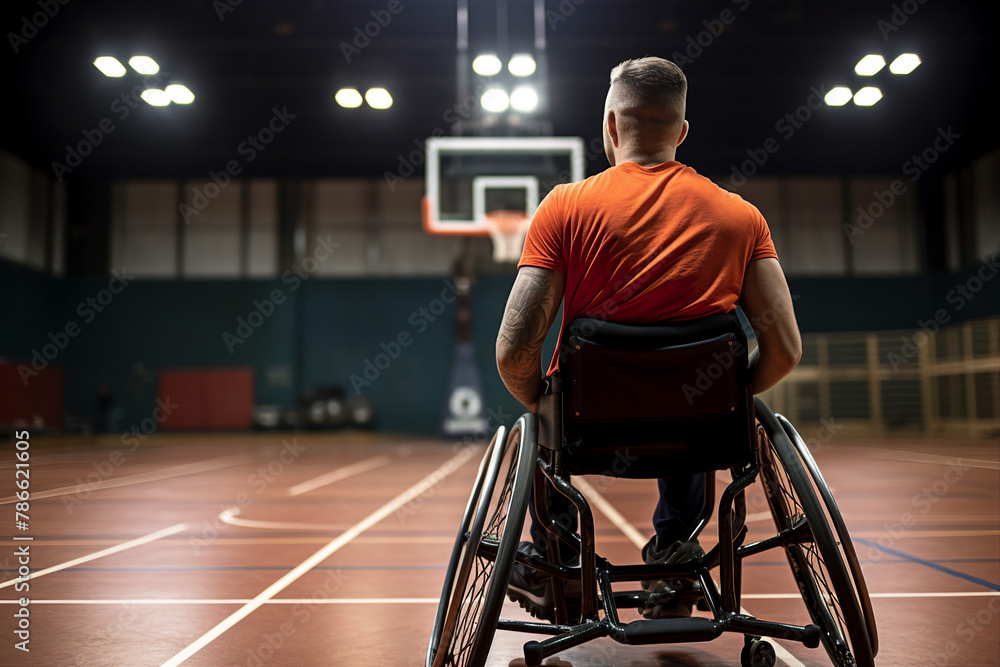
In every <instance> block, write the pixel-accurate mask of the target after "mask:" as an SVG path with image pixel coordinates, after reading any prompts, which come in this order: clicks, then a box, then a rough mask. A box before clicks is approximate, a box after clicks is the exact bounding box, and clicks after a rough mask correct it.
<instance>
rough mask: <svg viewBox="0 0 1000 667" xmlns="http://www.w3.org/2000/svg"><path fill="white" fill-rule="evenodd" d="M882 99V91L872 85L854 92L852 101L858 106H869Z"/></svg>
mask: <svg viewBox="0 0 1000 667" xmlns="http://www.w3.org/2000/svg"><path fill="white" fill-rule="evenodd" d="M880 99H882V91H881V90H879V89H878V88H875V87H874V86H866V87H864V88H862V89H861V90H859V91H858V92H856V93H855V94H854V103H855V104H857V105H858V106H860V107H870V106H872V105H873V104H875V103H876V102H878V101H879V100H880Z"/></svg>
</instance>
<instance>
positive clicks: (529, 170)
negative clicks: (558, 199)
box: [423, 137, 585, 236]
mask: <svg viewBox="0 0 1000 667" xmlns="http://www.w3.org/2000/svg"><path fill="white" fill-rule="evenodd" d="M426 148H427V163H426V169H427V180H426V183H427V193H426V195H425V197H424V202H423V222H424V230H425V231H426V232H427V233H429V234H435V235H438V236H486V235H488V234H490V224H489V218H490V214H491V213H495V212H500V211H506V212H510V211H513V212H523V213H524V214H525V216H526V217H527V218H530V217H531V216H532V215H533V214H534V212H535V208H537V206H538V203H539V202H540V201H541V200H542V199H544V198H545V195H547V194H548V193H549V191H550V190H552V188H554V187H555V186H556V185H559V184H560V183H572V182H575V181H579V180H582V179H583V177H584V170H585V158H584V144H583V139H580V138H579V137H434V138H431V139H428V140H427V144H426Z"/></svg>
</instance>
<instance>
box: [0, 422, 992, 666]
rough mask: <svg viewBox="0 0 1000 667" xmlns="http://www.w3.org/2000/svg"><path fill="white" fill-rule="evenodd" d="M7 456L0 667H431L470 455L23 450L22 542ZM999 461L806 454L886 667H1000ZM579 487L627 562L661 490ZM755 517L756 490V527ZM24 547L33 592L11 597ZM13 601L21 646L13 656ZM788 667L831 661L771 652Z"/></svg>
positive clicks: (592, 659)
mask: <svg viewBox="0 0 1000 667" xmlns="http://www.w3.org/2000/svg"><path fill="white" fill-rule="evenodd" d="M0 445H2V449H0V523H2V525H3V528H2V529H0V534H2V535H3V536H4V537H3V538H2V543H0V565H2V567H3V574H2V577H0V664H2V665H5V666H6V665H45V666H53V665H54V666H58V667H74V666H81V667H82V666H85V665H97V666H118V665H122V666H140V665H180V664H183V665H202V666H210V667H216V666H223V665H246V666H258V665H286V666H289V665H295V666H305V665H350V666H352V667H357V666H369V665H371V666H387V667H388V666H400V667H402V666H404V665H409V666H417V665H422V664H423V660H424V653H425V650H426V641H427V636H428V633H429V630H430V626H431V622H432V616H433V613H434V610H435V605H436V600H437V597H438V595H439V592H440V586H441V581H442V579H443V576H444V565H445V562H446V560H447V558H448V554H449V552H450V549H451V543H452V541H453V539H454V532H455V529H456V526H457V523H458V520H459V517H460V515H461V512H462V509H463V505H464V503H465V499H466V497H467V495H468V491H469V487H470V484H471V481H472V479H473V476H474V475H475V471H476V466H477V464H478V460H479V457H480V456H481V454H482V449H483V448H482V447H468V446H461V445H455V444H454V443H442V442H437V441H425V440H404V439H399V438H397V439H388V438H378V437H374V436H371V435H365V434H359V435H343V434H337V435H296V436H292V435H290V434H289V435H285V434H269V435H245V436H243V435H228V436H224V437H221V436H186V437H180V436H154V437H153V438H151V439H150V440H149V441H148V442H146V443H144V444H143V445H142V447H140V448H137V449H135V450H134V451H129V449H130V448H129V447H127V446H123V445H122V444H121V442H119V441H118V440H117V439H108V440H107V441H105V442H102V443H98V442H86V441H70V440H61V441H55V442H54V443H53V442H42V441H39V440H33V441H32V445H31V449H30V454H31V456H30V466H31V467H30V471H31V476H30V482H31V494H32V500H31V505H30V512H29V516H30V521H29V525H28V528H27V530H24V531H19V530H16V529H15V504H14V503H15V502H16V501H15V498H14V497H13V493H14V489H15V487H14V480H15V463H16V462H15V459H14V443H13V441H10V440H7V441H2V442H0ZM998 454H1000V453H998V447H997V443H995V442H992V443H991V442H987V441H983V440H980V441H971V440H967V441H948V442H945V441H937V442H930V441H926V440H899V439H896V440H883V441H867V440H866V441H859V440H849V439H848V438H846V437H843V436H838V437H837V439H835V440H834V441H833V442H831V443H829V444H827V445H825V446H824V447H823V449H822V450H821V451H819V452H818V453H817V459H818V461H819V463H820V466H821V467H822V469H823V471H824V474H825V476H826V478H827V481H828V483H829V484H830V486H831V487H832V488H833V490H834V493H835V495H836V497H837V499H838V501H839V503H840V505H841V509H842V510H843V512H844V515H845V517H846V519H847V522H848V525H849V527H850V529H851V533H852V535H853V537H854V539H855V543H856V546H857V549H858V551H859V554H860V556H861V558H862V560H863V565H864V570H865V574H866V577H867V580H868V583H869V586H870V588H871V591H872V594H873V599H874V605H875V611H876V615H877V618H878V621H879V629H880V634H881V651H880V653H879V656H878V659H877V664H878V665H879V667H893V666H898V667H916V666H924V667H931V666H938V667H946V666H949V667H950V666H954V667H958V666H966V665H977V666H979V665H982V666H987V665H989V666H996V665H1000V657H998V656H1000V525H998V524H1000V495H998V488H1000V470H998V468H1000V466H998ZM587 481H588V482H589V484H590V488H589V489H588V490H587V493H588V495H589V496H590V497H591V498H594V497H595V496H596V495H599V496H601V497H603V498H604V499H605V500H607V502H608V503H609V504H610V506H611V507H612V508H614V509H615V510H617V512H619V513H620V515H621V516H620V518H619V519H618V520H617V521H612V520H611V519H609V517H608V516H607V515H606V514H603V513H598V514H597V521H598V530H599V536H598V550H599V553H601V554H602V555H604V556H606V557H608V558H609V559H610V560H612V561H613V562H621V563H628V562H632V563H634V562H638V560H639V555H638V549H637V547H636V545H635V542H636V541H637V540H638V539H639V537H640V536H641V537H642V538H643V539H644V538H645V536H646V535H647V533H648V531H649V530H650V522H649V519H650V515H651V513H652V507H653V504H654V498H655V484H654V483H652V482H647V481H629V480H609V479H603V478H587ZM407 492H408V493H407ZM765 510H766V508H765V507H764V504H763V498H762V495H761V493H760V492H759V491H755V492H754V493H753V494H752V495H751V497H750V509H749V512H750V526H751V531H752V529H753V526H754V524H755V522H758V525H760V526H761V528H762V529H763V528H764V527H766V525H767V522H769V521H770V519H769V518H768V516H767V515H766V514H765V513H764V512H765ZM636 530H637V531H638V533H636V532H635V531H636ZM15 533H16V534H17V535H18V536H19V537H27V536H30V537H32V538H33V540H32V541H30V542H29V541H26V540H19V541H14V540H12V539H10V537H9V536H10V535H11V534H15ZM630 535H631V537H630ZM751 537H753V532H751ZM24 545H28V546H29V553H30V565H29V567H30V568H31V578H30V580H29V581H28V582H27V583H28V585H29V586H30V591H28V592H23V591H22V592H16V591H15V584H16V583H17V581H16V577H17V568H18V562H17V558H18V557H17V556H16V555H15V552H16V550H18V549H21V548H23V546H24ZM23 583H24V582H21V586H23ZM795 590H796V589H795V584H794V581H793V580H792V578H791V575H790V571H789V568H788V565H787V563H786V562H785V561H784V560H783V559H781V558H776V557H774V555H766V554H765V555H762V556H759V557H756V558H755V559H753V560H751V561H749V562H748V563H747V564H746V570H745V578H744V591H745V595H744V598H743V605H744V607H745V608H746V609H747V610H748V611H750V612H751V613H753V614H755V615H758V616H762V617H767V618H771V619H773V620H784V621H792V622H805V621H806V616H805V609H804V606H803V605H802V603H801V601H800V600H799V599H798V598H797V597H796V595H795ZM21 597H29V598H30V604H29V606H28V610H29V613H30V616H29V619H30V628H29V631H30V642H29V644H27V647H28V648H30V652H27V653H26V652H23V651H21V650H18V649H16V648H15V644H16V643H17V642H19V641H21V640H20V639H18V637H17V636H16V635H15V634H14V630H15V622H16V620H17V619H15V618H14V616H13V614H14V612H15V611H16V610H18V609H19V608H20V605H19V604H18V602H17V600H18V598H21ZM506 611H507V612H509V613H508V614H507V615H509V616H513V617H519V613H520V612H519V610H512V609H509V606H508V609H507V610H506ZM524 640H525V637H524V636H517V635H511V634H507V633H498V635H497V638H496V641H495V643H494V649H493V653H492V656H491V660H490V664H491V665H518V664H523V662H522V661H521V659H520V657H519V656H520V655H521V653H520V645H521V643H522V642H523V641H524ZM740 646H741V641H740V638H738V637H724V638H722V639H719V640H717V641H714V642H711V643H705V644H693V645H691V644H688V645H674V646H666V647H629V646H619V645H617V644H615V643H614V642H612V641H611V640H598V641H596V642H593V643H591V644H588V645H586V646H583V647H578V648H574V649H570V650H568V651H566V652H565V653H562V654H560V655H559V656H556V657H553V658H550V659H549V660H547V661H546V664H547V665H558V666H559V667H568V666H570V665H572V666H574V667H584V666H589V665H602V666H607V665H619V666H626V665H635V666H639V665H643V666H647V665H654V666H658V667H695V666H697V667H709V666H717V665H738V664H739V649H740ZM779 664H783V665H786V667H799V666H806V667H813V666H818V665H829V664H830V663H829V661H828V659H827V658H826V656H825V654H824V653H823V651H822V649H815V650H810V649H805V648H803V647H802V646H796V645H784V646H783V649H782V651H781V661H780V663H779Z"/></svg>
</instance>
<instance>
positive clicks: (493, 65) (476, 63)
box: [472, 53, 503, 76]
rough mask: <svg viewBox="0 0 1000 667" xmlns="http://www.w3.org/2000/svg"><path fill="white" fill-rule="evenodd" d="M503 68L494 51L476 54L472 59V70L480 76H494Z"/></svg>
mask: <svg viewBox="0 0 1000 667" xmlns="http://www.w3.org/2000/svg"><path fill="white" fill-rule="evenodd" d="M502 68H503V65H502V64H501V62H500V59H499V58H497V57H496V56H495V55H493V54H492V53H484V54H482V55H478V56H476V59H475V60H473V61H472V71H473V72H475V73H476V74H478V75H479V76H493V75H494V74H496V73H498V72H499V71H500V70H501V69H502Z"/></svg>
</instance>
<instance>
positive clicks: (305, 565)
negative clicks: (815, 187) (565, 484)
mask: <svg viewBox="0 0 1000 667" xmlns="http://www.w3.org/2000/svg"><path fill="white" fill-rule="evenodd" d="M478 451H479V450H478V449H476V448H473V447H466V448H465V449H463V450H462V451H460V452H459V453H458V454H456V455H455V456H453V457H451V458H450V459H448V460H447V461H446V462H445V463H443V464H442V465H441V466H440V467H439V468H438V469H437V470H435V471H433V472H432V473H430V474H428V475H427V476H425V477H424V478H423V479H422V480H420V481H419V482H417V483H416V484H414V485H413V486H411V487H410V488H409V489H407V490H406V491H403V492H402V493H401V494H399V495H398V496H396V497H395V498H393V499H392V500H390V501H389V502H388V503H386V504H385V505H383V506H382V507H380V508H379V509H377V510H375V511H374V512H372V513H371V514H369V515H368V516H367V517H365V518H364V519H362V520H361V521H360V522H358V523H356V524H355V525H353V526H351V527H350V528H348V529H347V530H346V531H344V532H343V533H342V534H341V535H339V536H338V537H337V538H336V539H334V540H333V541H332V542H329V543H328V544H327V545H326V546H324V547H323V548H322V549H320V550H319V551H317V552H316V553H314V554H313V555H312V556H310V557H309V558H307V559H306V560H304V561H302V562H301V563H299V564H298V565H297V566H296V567H295V568H294V569H292V570H291V571H289V572H288V573H287V574H285V576H283V577H281V578H280V579H278V580H277V581H276V582H274V583H273V584H271V585H270V586H268V587H267V588H265V589H264V590H263V591H261V592H260V594H258V595H257V597H255V598H254V599H253V600H250V601H249V602H248V603H246V604H245V605H244V606H242V607H240V608H239V609H238V610H236V611H235V612H233V613H232V614H231V615H230V616H229V617H227V618H226V619H224V620H223V621H222V622H221V623H219V624H218V625H216V626H215V627H214V628H212V629H211V630H209V631H208V632H206V633H205V634H204V635H202V636H201V637H199V638H198V639H197V640H195V642H194V643H193V644H191V645H190V646H188V647H187V648H185V649H184V650H183V651H181V652H180V653H178V654H177V655H175V656H174V657H172V658H171V659H170V660H168V661H166V662H165V663H163V667H177V665H180V664H181V663H183V662H184V661H185V660H187V659H188V658H190V657H191V656H193V655H194V654H195V653H197V652H198V651H200V650H201V649H203V648H205V647H206V646H207V645H208V644H210V643H211V642H212V641H213V640H214V639H215V638H216V637H219V636H220V635H221V634H222V633H224V632H225V631H226V630H228V629H229V628H231V627H233V626H234V625H236V624H237V623H239V622H240V621H241V620H243V619H244V618H246V617H247V616H249V615H250V614H251V613H253V611H254V610H256V609H257V608H258V607H260V606H261V605H262V604H263V603H264V602H265V601H267V600H269V599H271V598H273V597H274V596H275V595H277V594H278V593H280V592H281V591H283V590H284V589H285V588H287V587H288V586H290V585H291V584H292V583H294V582H295V580H296V579H298V578H299V577H301V576H302V575H303V574H305V573H306V572H308V571H309V570H311V569H312V568H314V567H316V566H317V565H319V564H320V563H322V562H323V561H324V560H326V559H327V558H329V557H330V556H331V555H332V554H333V553H334V552H336V551H338V550H339V549H340V548H341V547H343V546H344V545H346V544H348V543H349V542H350V541H351V540H353V539H354V538H355V537H357V536H358V535H360V534H361V533H363V532H365V531H366V530H368V529H369V528H371V527H372V526H374V525H375V524H377V523H378V522H379V521H382V519H385V518H386V517H387V516H389V515H390V514H392V513H393V512H395V511H396V510H398V509H399V508H401V507H402V506H403V505H405V504H406V503H408V502H410V501H411V500H412V499H414V498H416V497H417V496H419V495H420V494H422V493H424V492H425V491H427V490H428V489H430V488H432V487H433V486H434V485H435V484H437V483H439V482H440V481H441V480H442V479H444V478H445V477H447V476H448V475H450V474H451V473H453V472H455V471H456V470H458V469H459V468H460V467H462V465H464V464H465V462H466V461H468V460H469V459H470V458H472V457H473V456H474V455H475V454H476V453H477V452H478Z"/></svg>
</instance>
